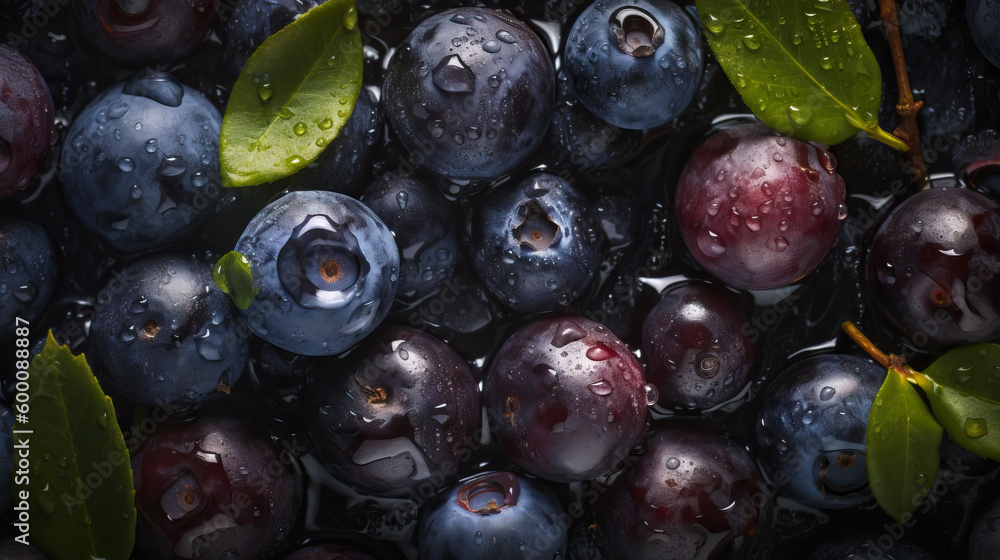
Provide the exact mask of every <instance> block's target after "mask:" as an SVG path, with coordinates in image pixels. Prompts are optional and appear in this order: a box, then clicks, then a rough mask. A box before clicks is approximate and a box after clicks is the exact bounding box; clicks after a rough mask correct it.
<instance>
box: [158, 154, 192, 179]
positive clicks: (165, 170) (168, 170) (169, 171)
mask: <svg viewBox="0 0 1000 560" xmlns="http://www.w3.org/2000/svg"><path fill="white" fill-rule="evenodd" d="M185 171H187V164H186V163H184V158H183V157H181V156H167V157H165V158H163V161H162V162H160V166H159V167H158V168H156V172H157V173H158V174H159V175H160V176H162V177H176V176H178V175H180V174H181V173H184V172H185Z"/></svg>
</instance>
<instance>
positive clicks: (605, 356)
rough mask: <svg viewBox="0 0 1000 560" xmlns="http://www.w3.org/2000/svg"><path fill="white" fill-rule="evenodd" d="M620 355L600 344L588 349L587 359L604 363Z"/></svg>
mask: <svg viewBox="0 0 1000 560" xmlns="http://www.w3.org/2000/svg"><path fill="white" fill-rule="evenodd" d="M617 355H618V353H617V352H615V351H614V350H612V349H611V348H608V347H607V346H605V345H604V344H602V343H600V342H598V343H596V344H594V345H593V346H591V347H590V348H588V349H587V358H588V359H591V360H593V361H595V362H603V361H605V360H610V359H611V358H614V357H615V356H617Z"/></svg>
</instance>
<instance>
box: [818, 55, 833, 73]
mask: <svg viewBox="0 0 1000 560" xmlns="http://www.w3.org/2000/svg"><path fill="white" fill-rule="evenodd" d="M819 65H820V67H822V68H823V69H824V70H829V69H831V68H833V59H831V58H830V57H828V56H824V57H823V58H821V59H819Z"/></svg>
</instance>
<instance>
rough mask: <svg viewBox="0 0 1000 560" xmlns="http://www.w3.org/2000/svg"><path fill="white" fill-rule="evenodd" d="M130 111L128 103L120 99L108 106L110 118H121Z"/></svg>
mask: <svg viewBox="0 0 1000 560" xmlns="http://www.w3.org/2000/svg"><path fill="white" fill-rule="evenodd" d="M127 112H128V103H125V102H124V101H119V102H117V103H112V104H111V105H109V106H108V113H107V115H108V118H109V119H120V118H122V117H124V116H125V113H127Z"/></svg>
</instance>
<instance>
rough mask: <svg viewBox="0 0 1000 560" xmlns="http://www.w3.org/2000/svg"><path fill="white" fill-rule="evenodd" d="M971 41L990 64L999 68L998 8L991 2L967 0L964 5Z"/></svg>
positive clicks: (989, 0)
mask: <svg viewBox="0 0 1000 560" xmlns="http://www.w3.org/2000/svg"><path fill="white" fill-rule="evenodd" d="M965 10H966V12H965V13H966V17H967V18H968V21H969V29H970V30H971V31H972V39H973V41H975V43H976V46H977V47H979V51H980V52H981V53H983V56H985V57H986V58H987V59H988V60H989V61H990V63H992V64H993V65H994V66H996V67H1000V27H998V26H1000V6H998V5H997V3H996V2H992V1H991V0H985V1H984V0H969V1H968V2H966V4H965Z"/></svg>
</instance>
